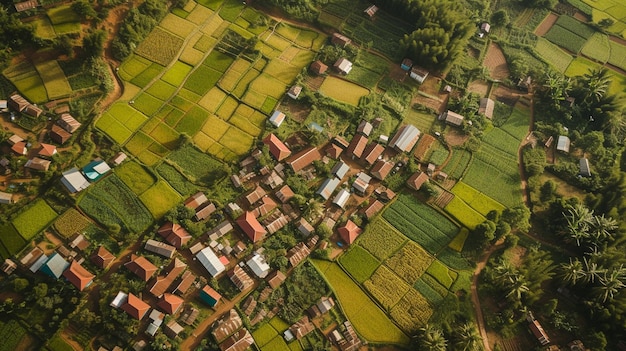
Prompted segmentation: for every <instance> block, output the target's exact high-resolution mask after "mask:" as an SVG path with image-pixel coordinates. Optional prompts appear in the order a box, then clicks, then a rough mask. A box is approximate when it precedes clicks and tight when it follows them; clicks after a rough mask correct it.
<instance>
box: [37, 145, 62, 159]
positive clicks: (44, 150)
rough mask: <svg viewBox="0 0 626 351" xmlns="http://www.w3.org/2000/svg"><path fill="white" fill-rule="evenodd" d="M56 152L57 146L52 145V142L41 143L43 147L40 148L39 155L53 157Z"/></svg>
mask: <svg viewBox="0 0 626 351" xmlns="http://www.w3.org/2000/svg"><path fill="white" fill-rule="evenodd" d="M56 153H57V147H56V146H54V145H51V144H44V143H41V149H40V150H39V152H38V153H37V155H39V156H44V157H52V156H53V155H56Z"/></svg>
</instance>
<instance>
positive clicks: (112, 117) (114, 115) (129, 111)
mask: <svg viewBox="0 0 626 351" xmlns="http://www.w3.org/2000/svg"><path fill="white" fill-rule="evenodd" d="M145 121H146V117H145V116H144V115H143V114H142V113H141V112H139V111H137V110H135V109H134V108H132V107H130V106H129V105H128V104H125V103H121V102H118V103H115V104H113V106H111V108H109V110H107V111H106V112H105V113H104V114H103V115H102V116H100V118H98V120H97V122H96V128H98V129H100V130H102V131H103V132H105V133H106V134H107V135H108V136H110V137H111V138H112V139H113V140H115V141H116V142H117V143H119V144H124V143H125V142H126V140H128V138H130V136H131V134H132V133H133V132H134V131H135V130H136V129H137V128H139V126H140V125H141V124H143V123H144V122H145ZM129 128H133V129H132V130H130V129H129Z"/></svg>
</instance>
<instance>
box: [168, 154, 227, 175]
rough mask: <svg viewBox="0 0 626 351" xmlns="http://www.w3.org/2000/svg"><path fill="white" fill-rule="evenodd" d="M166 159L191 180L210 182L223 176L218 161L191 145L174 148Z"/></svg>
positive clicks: (220, 164)
mask: <svg viewBox="0 0 626 351" xmlns="http://www.w3.org/2000/svg"><path fill="white" fill-rule="evenodd" d="M168 159H169V160H170V161H172V162H174V163H175V164H176V165H177V166H178V167H179V169H181V170H182V171H183V172H185V174H186V175H187V176H188V178H189V179H191V180H195V181H198V182H203V183H207V184H211V183H212V182H214V181H216V180H219V179H220V178H222V177H223V176H224V171H223V168H222V163H221V162H220V161H218V160H216V159H214V158H213V157H211V156H209V155H207V154H205V153H202V152H200V151H199V150H197V149H196V148H194V147H193V146H191V145H184V146H182V147H181V148H180V149H178V150H175V151H174V152H172V153H171V154H170V155H169V156H168Z"/></svg>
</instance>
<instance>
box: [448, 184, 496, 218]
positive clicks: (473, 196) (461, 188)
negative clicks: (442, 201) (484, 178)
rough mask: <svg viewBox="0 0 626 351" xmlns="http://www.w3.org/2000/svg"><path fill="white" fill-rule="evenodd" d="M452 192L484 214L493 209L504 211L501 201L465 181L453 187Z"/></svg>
mask: <svg viewBox="0 0 626 351" xmlns="http://www.w3.org/2000/svg"><path fill="white" fill-rule="evenodd" d="M452 193H453V194H454V195H455V196H456V197H458V198H460V199H461V200H463V201H465V203H467V204H468V205H470V207H472V208H473V209H474V210H476V211H477V212H478V213H480V214H481V215H483V216H486V215H487V214H488V213H489V212H490V211H492V210H496V211H498V212H499V213H502V211H503V210H504V209H505V207H504V206H503V205H502V204H500V203H499V202H497V201H495V200H494V199H492V198H490V197H489V196H487V195H485V194H483V193H481V192H479V191H478V190H476V189H474V188H472V187H471V186H469V185H467V184H465V183H463V182H458V183H456V184H455V185H454V188H452Z"/></svg>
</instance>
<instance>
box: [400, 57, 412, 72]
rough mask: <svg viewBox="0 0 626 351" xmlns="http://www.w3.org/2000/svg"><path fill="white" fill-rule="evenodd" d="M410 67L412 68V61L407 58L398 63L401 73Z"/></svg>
mask: <svg viewBox="0 0 626 351" xmlns="http://www.w3.org/2000/svg"><path fill="white" fill-rule="evenodd" d="M411 67H413V60H411V59H410V58H408V57H407V58H405V59H404V60H402V62H401V63H400V68H402V70H403V71H409V70H410V69H411Z"/></svg>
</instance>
